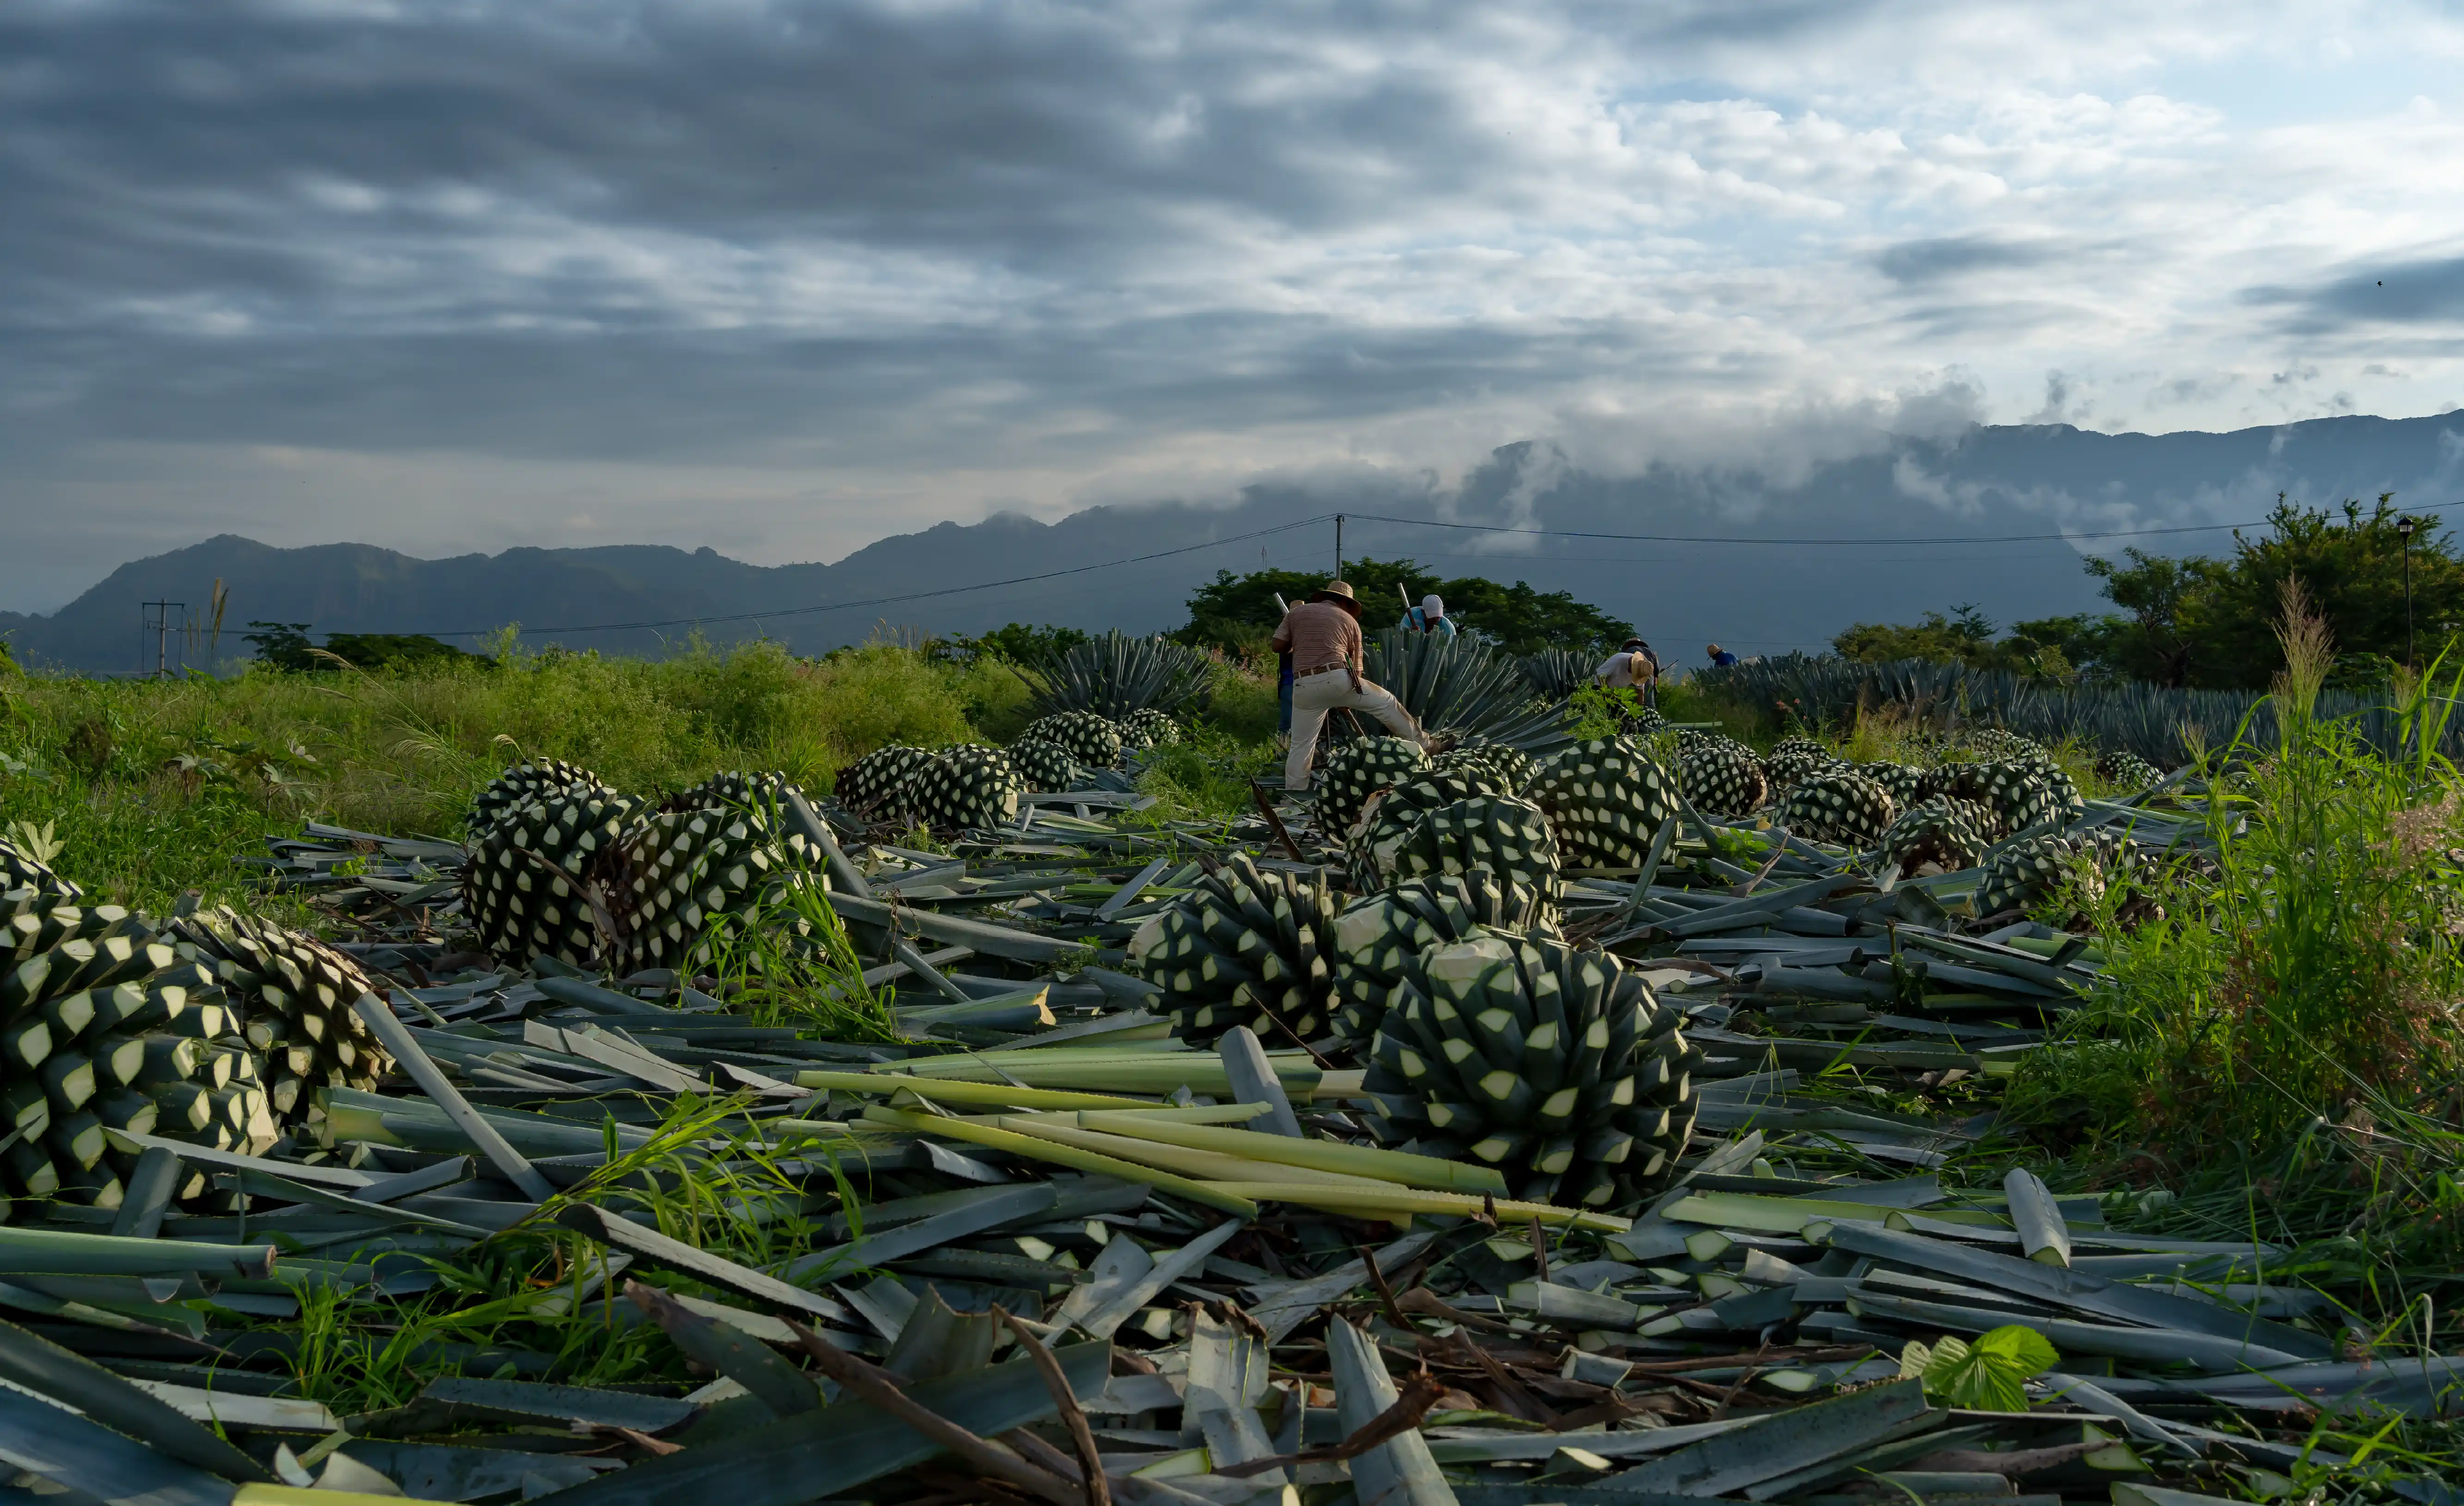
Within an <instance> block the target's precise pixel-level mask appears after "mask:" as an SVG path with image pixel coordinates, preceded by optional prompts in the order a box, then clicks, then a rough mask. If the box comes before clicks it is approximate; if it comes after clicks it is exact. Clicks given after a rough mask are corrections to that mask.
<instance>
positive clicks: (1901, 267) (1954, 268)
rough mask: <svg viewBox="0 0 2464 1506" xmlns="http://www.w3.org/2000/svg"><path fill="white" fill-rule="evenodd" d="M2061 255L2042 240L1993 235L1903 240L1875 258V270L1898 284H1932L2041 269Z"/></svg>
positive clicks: (2052, 246) (2053, 246)
mask: <svg viewBox="0 0 2464 1506" xmlns="http://www.w3.org/2000/svg"><path fill="white" fill-rule="evenodd" d="M2061 254H2062V251H2061V249H2060V248H2059V247H2058V246H2056V245H2054V244H2050V243H2046V242H2040V241H2010V240H2004V239H2001V238H1999V237H1997V236H1992V235H1950V236H1944V237H1942V238H1939V239H1935V240H1922V241H1902V242H1900V243H1899V244H1898V245H1896V246H1888V247H1885V248H1883V250H1882V251H1881V253H1880V254H1878V255H1876V256H1875V258H1874V267H1875V270H1876V271H1878V272H1880V273H1881V274H1882V275H1883V276H1885V277H1888V278H1890V279H1891V280H1892V281H1893V282H1897V283H1903V284H1906V283H1933V282H1942V281H1945V280H1947V279H1949V278H1952V277H1960V276H1965V275H1966V274H1968V273H1972V272H2002V271H2007V270H2009V269H2011V268H2014V267H2040V266H2042V265H2044V264H2045V263H2046V262H2049V261H2052V260H2054V259H2055V258H2056V257H2057V256H2059V255H2061Z"/></svg>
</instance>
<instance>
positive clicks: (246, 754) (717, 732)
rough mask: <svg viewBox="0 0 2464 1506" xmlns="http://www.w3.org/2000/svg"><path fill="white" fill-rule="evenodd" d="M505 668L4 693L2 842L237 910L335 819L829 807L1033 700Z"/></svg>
mask: <svg viewBox="0 0 2464 1506" xmlns="http://www.w3.org/2000/svg"><path fill="white" fill-rule="evenodd" d="M501 649H502V651H501V653H500V656H499V658H500V662H499V666H497V667H493V668H491V667H486V666H474V665H467V664H466V665H459V666H451V665H449V666H423V667H418V668H411V669H404V670H389V671H381V672H378V673H374V674H368V673H363V672H359V671H356V670H341V669H337V670H333V671H328V672H319V673H313V674H287V673H279V672H264V671H256V670H252V671H251V672H248V673H245V674H242V675H238V676H235V677H233V678H231V679H229V680H214V679H210V678H208V677H205V676H202V675H200V676H197V677H194V678H191V679H187V680H180V681H129V680H83V679H71V678H53V677H45V676H27V675H21V674H12V675H9V676H7V677H6V678H0V828H5V827H6V826H7V825H9V824H10V823H11V822H14V821H18V820H27V821H31V822H33V824H35V825H36V826H41V825H43V824H45V823H47V822H48V823H51V824H52V825H53V827H54V829H55V832H56V834H57V836H58V839H59V840H60V842H61V844H62V852H61V855H60V859H59V866H60V867H61V869H62V871H63V872H66V873H68V874H69V875H70V876H72V877H74V878H77V880H79V882H81V883H86V884H89V885H90V886H91V887H94V888H96V889H97V890H98V891H99V893H100V894H101V895H102V897H104V898H108V899H113V900H117V901H120V902H121V903H127V904H139V905H144V906H149V907H150V906H161V905H163V904H165V903H166V902H167V901H168V900H169V899H170V898H171V897H172V896H173V895H175V894H177V893H178V892H179V891H180V890H181V889H183V888H187V887H192V886H194V887H203V888H205V889H207V890H208V891H209V895H211V896H212V897H214V898H217V899H221V898H230V897H233V896H234V895H235V894H236V892H237V891H238V890H239V889H240V888H241V887H243V885H244V883H245V879H246V874H245V873H244V872H243V871H242V870H240V869H238V868H236V867H234V866H233V860H234V859H238V858H246V857H249V856H253V855H254V854H256V853H259V852H261V851H262V841H263V838H264V837H265V836H266V835H267V834H268V833H274V832H289V831H296V830H297V827H298V823H299V822H300V821H301V820H303V819H319V820H325V821H331V822H334V823H336V824H339V825H343V826H349V827H354V828H357V829H359V830H363V831H375V832H385V833H396V834H407V833H414V832H428V833H433V834H437V835H442V836H453V835H456V834H458V832H459V830H460V821H461V813H462V811H463V809H464V808H465V807H466V806H467V804H468V803H469V801H470V798H471V796H472V795H473V793H475V792H476V791H477V789H478V788H479V786H481V785H482V784H484V783H485V782H486V781H487V780H488V779H490V778H491V777H493V776H494V775H495V773H496V772H497V771H498V770H499V769H501V768H503V767H505V766H506V765H508V764H511V763H514V762H516V761H517V760H519V759H522V758H530V757H540V756H554V757H559V758H566V759H570V760H572V761H574V762H577V763H581V764H583V765H585V766H587V767H589V768H591V769H593V770H596V771H597V772H598V773H599V774H600V775H602V776H603V777H605V778H606V779H607V780H608V781H609V782H611V783H613V784H615V785H617V786H619V787H620V788H624V789H629V790H636V791H641V792H644V793H651V792H656V791H660V790H669V789H679V788H682V787H684V786H686V785H689V784H693V783H695V782H697V781H699V780H701V779H703V778H706V777H708V776H709V775H712V774H715V773H717V772H719V771H722V770H726V769H737V768H759V769H780V770H783V771H785V772H786V773H787V774H788V775H790V776H791V777H793V778H795V779H797V780H798V781H799V782H801V783H804V784H806V785H808V786H811V787H814V788H826V787H827V786H828V784H829V781H830V779H831V777H832V776H833V775H835V773H836V772H837V771H838V770H839V769H840V768H843V767H844V766H845V765H846V764H847V763H848V762H850V761H852V760H853V759H855V758H857V757H859V756H861V755H862V754H864V753H868V752H870V751H871V750H872V749H874V748H876V747H879V746H881V745H882V744H884V743H887V742H906V743H914V744H918V745H923V746H938V745H942V744H947V743H953V742H959V741H964V740H968V739H971V738H975V737H977V736H979V735H981V734H983V733H984V732H987V731H998V730H999V729H1000V727H1001V725H1002V724H1003V723H1004V722H1005V721H1014V720H1017V719H1019V718H1018V714H1017V708H1019V707H1020V706H1022V705H1023V701H1024V689H1023V687H1022V686H1020V685H1019V684H1018V683H1017V679H1016V677H1015V676H1014V675H1011V674H1009V673H1008V671H1006V670H1005V669H1003V668H1002V667H1001V666H999V665H998V664H996V663H993V662H989V661H985V662H980V663H979V664H977V665H974V666H946V665H934V664H931V663H928V662H927V661H926V660H925V659H924V658H923V656H922V655H920V654H918V653H916V652H914V651H913V650H911V649H908V648H904V647H900V646H898V645H896V644H869V645H867V646H865V647H862V648H857V649H851V650H848V651H847V652H844V653H841V654H837V655H834V656H832V657H831V658H829V659H827V660H825V661H822V662H819V663H814V662H808V661H802V660H798V659H795V658H793V657H791V656H789V655H788V654H787V653H786V652H785V651H784V650H782V649H781V648H779V647H778V646H776V645H774V644H753V645H748V646H745V647H741V648H737V649H733V650H728V651H719V650H715V649H713V648H710V647H708V646H707V645H697V646H695V647H694V648H693V650H692V651H690V652H687V653H685V654H682V655H679V656H677V657H675V658H673V659H669V660H664V661H658V662H650V661H643V660H624V659H603V658H600V657H598V656H597V655H594V654H569V653H562V652H555V651H551V652H548V653H543V654H534V653H527V652H524V651H522V650H521V649H520V648H519V647H518V646H517V645H514V644H504V645H501Z"/></svg>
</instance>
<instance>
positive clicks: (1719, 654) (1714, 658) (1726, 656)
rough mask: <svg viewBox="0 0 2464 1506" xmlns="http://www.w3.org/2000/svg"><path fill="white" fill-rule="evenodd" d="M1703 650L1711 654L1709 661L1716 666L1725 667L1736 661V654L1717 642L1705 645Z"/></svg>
mask: <svg viewBox="0 0 2464 1506" xmlns="http://www.w3.org/2000/svg"><path fill="white" fill-rule="evenodd" d="M1703 651H1704V652H1705V653H1706V654H1709V655H1710V656H1711V663H1712V665H1713V666H1714V667H1716V668H1721V669H1726V668H1727V667H1728V666H1730V665H1732V664H1735V663H1736V662H1737V656H1736V655H1734V654H1732V653H1730V652H1728V651H1727V649H1725V648H1723V647H1721V646H1720V645H1719V644H1709V645H1707V646H1705V648H1704V650H1703Z"/></svg>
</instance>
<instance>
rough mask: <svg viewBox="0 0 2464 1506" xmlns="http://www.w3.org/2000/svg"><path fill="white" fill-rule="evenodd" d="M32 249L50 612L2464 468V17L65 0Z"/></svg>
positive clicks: (17, 352) (1740, 2)
mask: <svg viewBox="0 0 2464 1506" xmlns="http://www.w3.org/2000/svg"><path fill="white" fill-rule="evenodd" d="M0 206H5V211H0V539H5V540H6V541H7V547H6V548H0V608H8V609H17V610H47V609H50V608H53V607H55V606H57V605H59V604H60V603H61V602H63V601H65V600H69V599H70V598H72V597H74V596H75V595H77V593H78V592H79V591H81V590H83V589H84V588H85V587H86V586H88V585H90V584H92V583H93V582H94V581H95V580H96V579H99V578H100V577H101V576H102V575H104V574H106V573H107V572H108V571H109V570H110V569H111V568H112V567H113V566H114V565H116V564H117V563H119V562H120V561H121V560H123V559H126V558H129V557H135V556H139V555H147V554H155V553H161V552H163V551H165V550H167V549H171V548H177V547H180V546H182V545H185V544H187V543H191V542H194V541H196V540H198V539H202V538H205V537H208V536H209V535H214V534H218V533H225V532H233V533H240V534H245V535H249V536H252V537H255V538H258V539H262V540H264V541H266V542H270V543H278V544H297V543H311V542H331V541H340V540H356V541H363V542H368V543H375V544H382V545H385V546H389V547H393V548H398V549H402V550H405V551H407V552H410V553H413V554H418V555H422V556H429V557H436V556H448V555H456V554H464V553H470V552H474V551H479V552H494V551H496V550H500V549H503V548H507V547H512V546H517V545H551V546H552V545H583V544H600V543H643V542H649V543H672V544H678V545H682V546H684V547H688V548H692V547H698V546H702V545H710V546H713V547H715V548H716V549H718V550H719V551H720V552H722V553H725V554H729V555H733V556H735V557H739V558H745V559H749V560H754V561H757V562H762V563H772V562H780V561H785V560H800V559H831V558H836V557H840V556H843V555H845V554H846V553H847V552H848V551H850V550H852V549H854V548H856V547H858V546H860V545H862V544H864V543H866V542H868V541H869V540H871V539H874V538H877V537H880V536H882V535H888V534H892V533H902V532H908V531H912V530H914V529H918V528H922V527H925V526H928V525H929V524H931V523H933V522H935V521H939V520H943V519H956V520H958V521H972V520H975V519H978V518H981V517H983V516H985V515H987V514H988V513H994V512H999V511H1004V510H1008V511H1020V512H1025V513H1031V514H1033V515H1036V516H1039V517H1044V518H1047V519H1048V518H1053V517H1058V516H1060V515H1063V514H1065V513H1068V512H1070V511H1073V510H1075V509H1077V508H1081V507H1085V506H1088V505H1090V504H1095V503H1107V502H1123V501H1138V500H1149V499H1193V500H1200V501H1203V500H1207V499H1210V498H1217V497H1222V498H1228V497H1230V496H1232V495H1233V494H1235V492H1236V490H1237V489H1238V488H1239V487H1241V486H1243V484H1246V483H1249V482H1253V481H1257V480H1261V479H1272V480H1301V481H1306V480H1307V479H1308V478H1309V477H1310V476H1312V475H1318V474H1335V473H1344V474H1356V473H1357V472H1359V471H1360V470H1361V469H1363V468H1367V469H1374V470H1377V471H1382V472H1389V473H1393V474H1396V475H1401V476H1428V477H1434V478H1437V484H1439V485H1440V486H1443V485H1447V484H1451V482H1452V480H1453V479H1454V478H1457V477H1460V476H1462V475H1463V473H1464V472H1465V471H1466V469H1468V468H1470V467H1471V466H1473V465H1475V464H1476V463H1477V462H1478V461H1479V459H1480V458H1481V457H1482V456H1484V455H1486V454H1487V453H1488V452H1489V451H1490V450H1491V449H1493V448H1494V447H1497V446H1500V445H1504V444H1507V443H1510V442H1513V441H1518V440H1525V439H1534V438H1542V439H1546V440H1548V441H1550V442H1551V444H1552V445H1553V446H1554V447H1556V449H1557V450H1558V451H1560V452H1562V453H1563V454H1564V455H1565V456H1566V457H1568V461H1569V463H1570V464H1573V465H1576V466H1580V467H1583V468H1585V469H1590V470H1593V471H1595V472H1598V473H1602V474H1616V473H1619V472H1621V471H1639V469H1642V468H1645V467H1649V466H1652V465H1654V464H1662V465H1675V466H1683V467H1703V468H1721V469H1727V470H1731V471H1738V472H1742V473H1748V474H1757V473H1764V472H1769V473H1771V474H1774V475H1776V474H1779V473H1781V472H1784V471H1786V470H1788V469H1790V468H1791V467H1793V466H1801V465H1802V464H1804V462H1805V458H1806V456H1808V455H1809V454H1818V453H1820V452H1822V451H1823V449H1824V447H1826V446H1836V445H1837V444H1838V443H1840V440H1839V436H1841V435H1843V434H1845V435H1851V436H1854V435H1859V434H1866V433H1871V432H1875V431H1879V430H1882V429H1892V430H1898V431H1916V430H1925V431H1935V432H1939V431H1943V430H1945V429H1947V428H1955V427H1956V426H1960V425H1963V424H1967V423H1976V422H1982V423H1994V424H2013V423H2057V422H2058V423H2070V424H2075V425H2079V426H2082V427H2091V428H2098V429H2109V430H2142V431H2146V432H2164V431H2170V430H2177V429H2189V428H2200V429H2225V428H2242V427H2249V426H2258V425H2269V424H2276V423H2281V422H2286V421H2289V420H2297V419H2304V418H2314V417H2319V416H2322V415H2328V414H2336V413H2351V412H2364V413H2377V414H2382V415H2386V416H2390V417H2405V416H2412V415H2418V414H2427V413H2438V412H2444V411H2446V410H2448V409H2451V408H2454V407H2457V406H2459V405H2464V4H2459V3H2457V0H2446V3H2430V4H2396V5H2385V6H2368V5H2334V4H2311V3H2278V4H2270V3H2265V0H2234V3H2231V4H2197V3H2194V4H2185V5H2165V4H2161V3H2156V4H2134V5H2128V6H2122V5H2104V6H2087V5H2075V4H2064V3H2059V0H2031V3H2025V4H2000V3H1992V0H1958V3H1955V4H1929V3H1925V0H1894V3H1891V4H1867V3H1859V0H1823V3H1818V4H1816V3H1808V0H1702V3H1694V0H1674V3H1661V4H1651V5H1643V6H1637V5H1632V4H1593V3H1577V0H1566V3H1547V0H1529V3H1527V0H1491V3H1486V4H1482V5H1478V6H1466V5H1447V4H1436V3H1402V0H1397V3H1375V0H1366V3H1363V0H1353V3H1344V0H1335V3H1311V4H1302V5H1293V4H1283V3H1279V0H1243V3H1240V4H1226V5H1212V4H1202V3H1192V0H1123V3H1119V4H1103V3H1088V4H1066V5H1065V4H1050V3H1018V4H1005V5H991V4H975V3H964V0H947V3H942V0H910V3H889V4H876V3H859V0H847V3H839V4H817V3H803V0H691V3H686V0H599V3H591V4H582V3H576V0H10V3H9V4H7V5H5V6H0ZM1910 505H1911V506H1918V505H1921V504H1918V503H1915V502H1911V504H1910Z"/></svg>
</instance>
